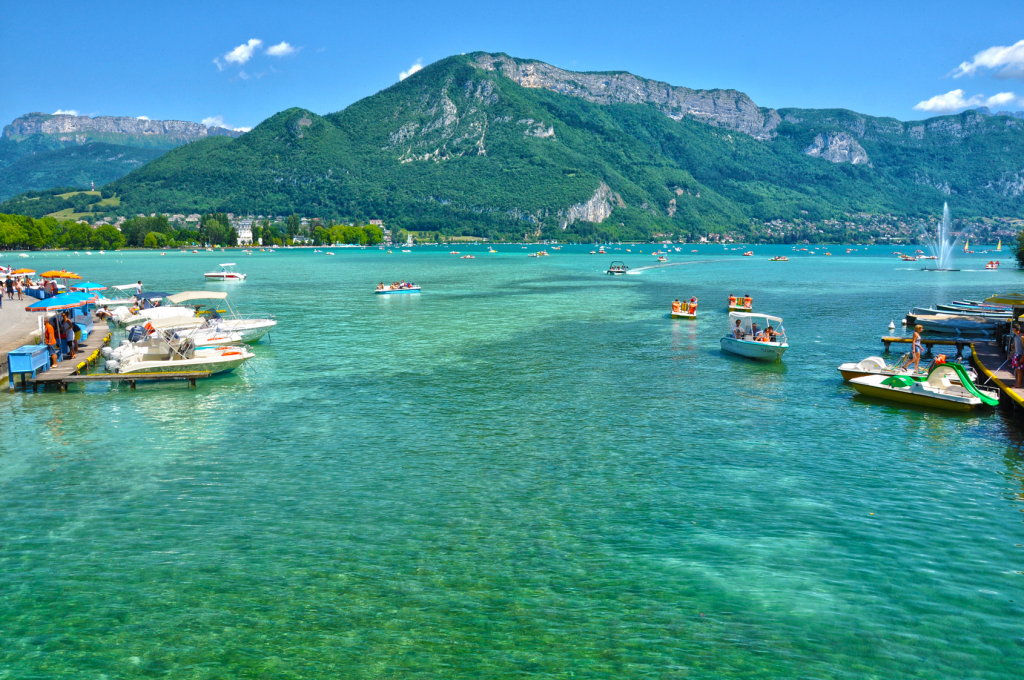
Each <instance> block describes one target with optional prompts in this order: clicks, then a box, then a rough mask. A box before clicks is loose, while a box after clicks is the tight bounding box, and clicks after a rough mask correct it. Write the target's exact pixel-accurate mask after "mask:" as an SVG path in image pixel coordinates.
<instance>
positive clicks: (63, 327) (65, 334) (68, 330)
mask: <svg viewBox="0 0 1024 680" xmlns="http://www.w3.org/2000/svg"><path fill="white" fill-rule="evenodd" d="M60 331H61V336H60V337H62V338H63V339H64V342H65V343H66V344H67V348H68V357H67V358H71V359H74V358H75V324H73V323H71V319H70V318H69V317H68V315H67V314H63V315H61V323H60Z"/></svg>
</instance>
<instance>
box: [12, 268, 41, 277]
mask: <svg viewBox="0 0 1024 680" xmlns="http://www.w3.org/2000/svg"><path fill="white" fill-rule="evenodd" d="M35 273H36V270H35V269H15V270H14V271H13V272H11V276H23V275H25V274H35Z"/></svg>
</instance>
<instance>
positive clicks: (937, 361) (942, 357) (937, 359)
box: [935, 354, 946, 366]
mask: <svg viewBox="0 0 1024 680" xmlns="http://www.w3.org/2000/svg"><path fill="white" fill-rule="evenodd" d="M944 363H946V355H945V354H940V355H939V356H937V357H935V365H936V366H938V365H939V364H944Z"/></svg>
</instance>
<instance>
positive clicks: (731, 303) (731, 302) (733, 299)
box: [729, 295, 739, 323]
mask: <svg viewBox="0 0 1024 680" xmlns="http://www.w3.org/2000/svg"><path fill="white" fill-rule="evenodd" d="M729 306H730V307H735V306H736V296H735V295H730V296H729ZM736 323H739V322H738V321H737V322H736Z"/></svg>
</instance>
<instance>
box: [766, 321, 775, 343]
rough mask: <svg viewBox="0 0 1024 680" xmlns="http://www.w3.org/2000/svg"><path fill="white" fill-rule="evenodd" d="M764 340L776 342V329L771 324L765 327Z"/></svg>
mask: <svg viewBox="0 0 1024 680" xmlns="http://www.w3.org/2000/svg"><path fill="white" fill-rule="evenodd" d="M764 341H765V342H775V329H774V328H772V327H771V325H769V326H768V328H765V329H764Z"/></svg>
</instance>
